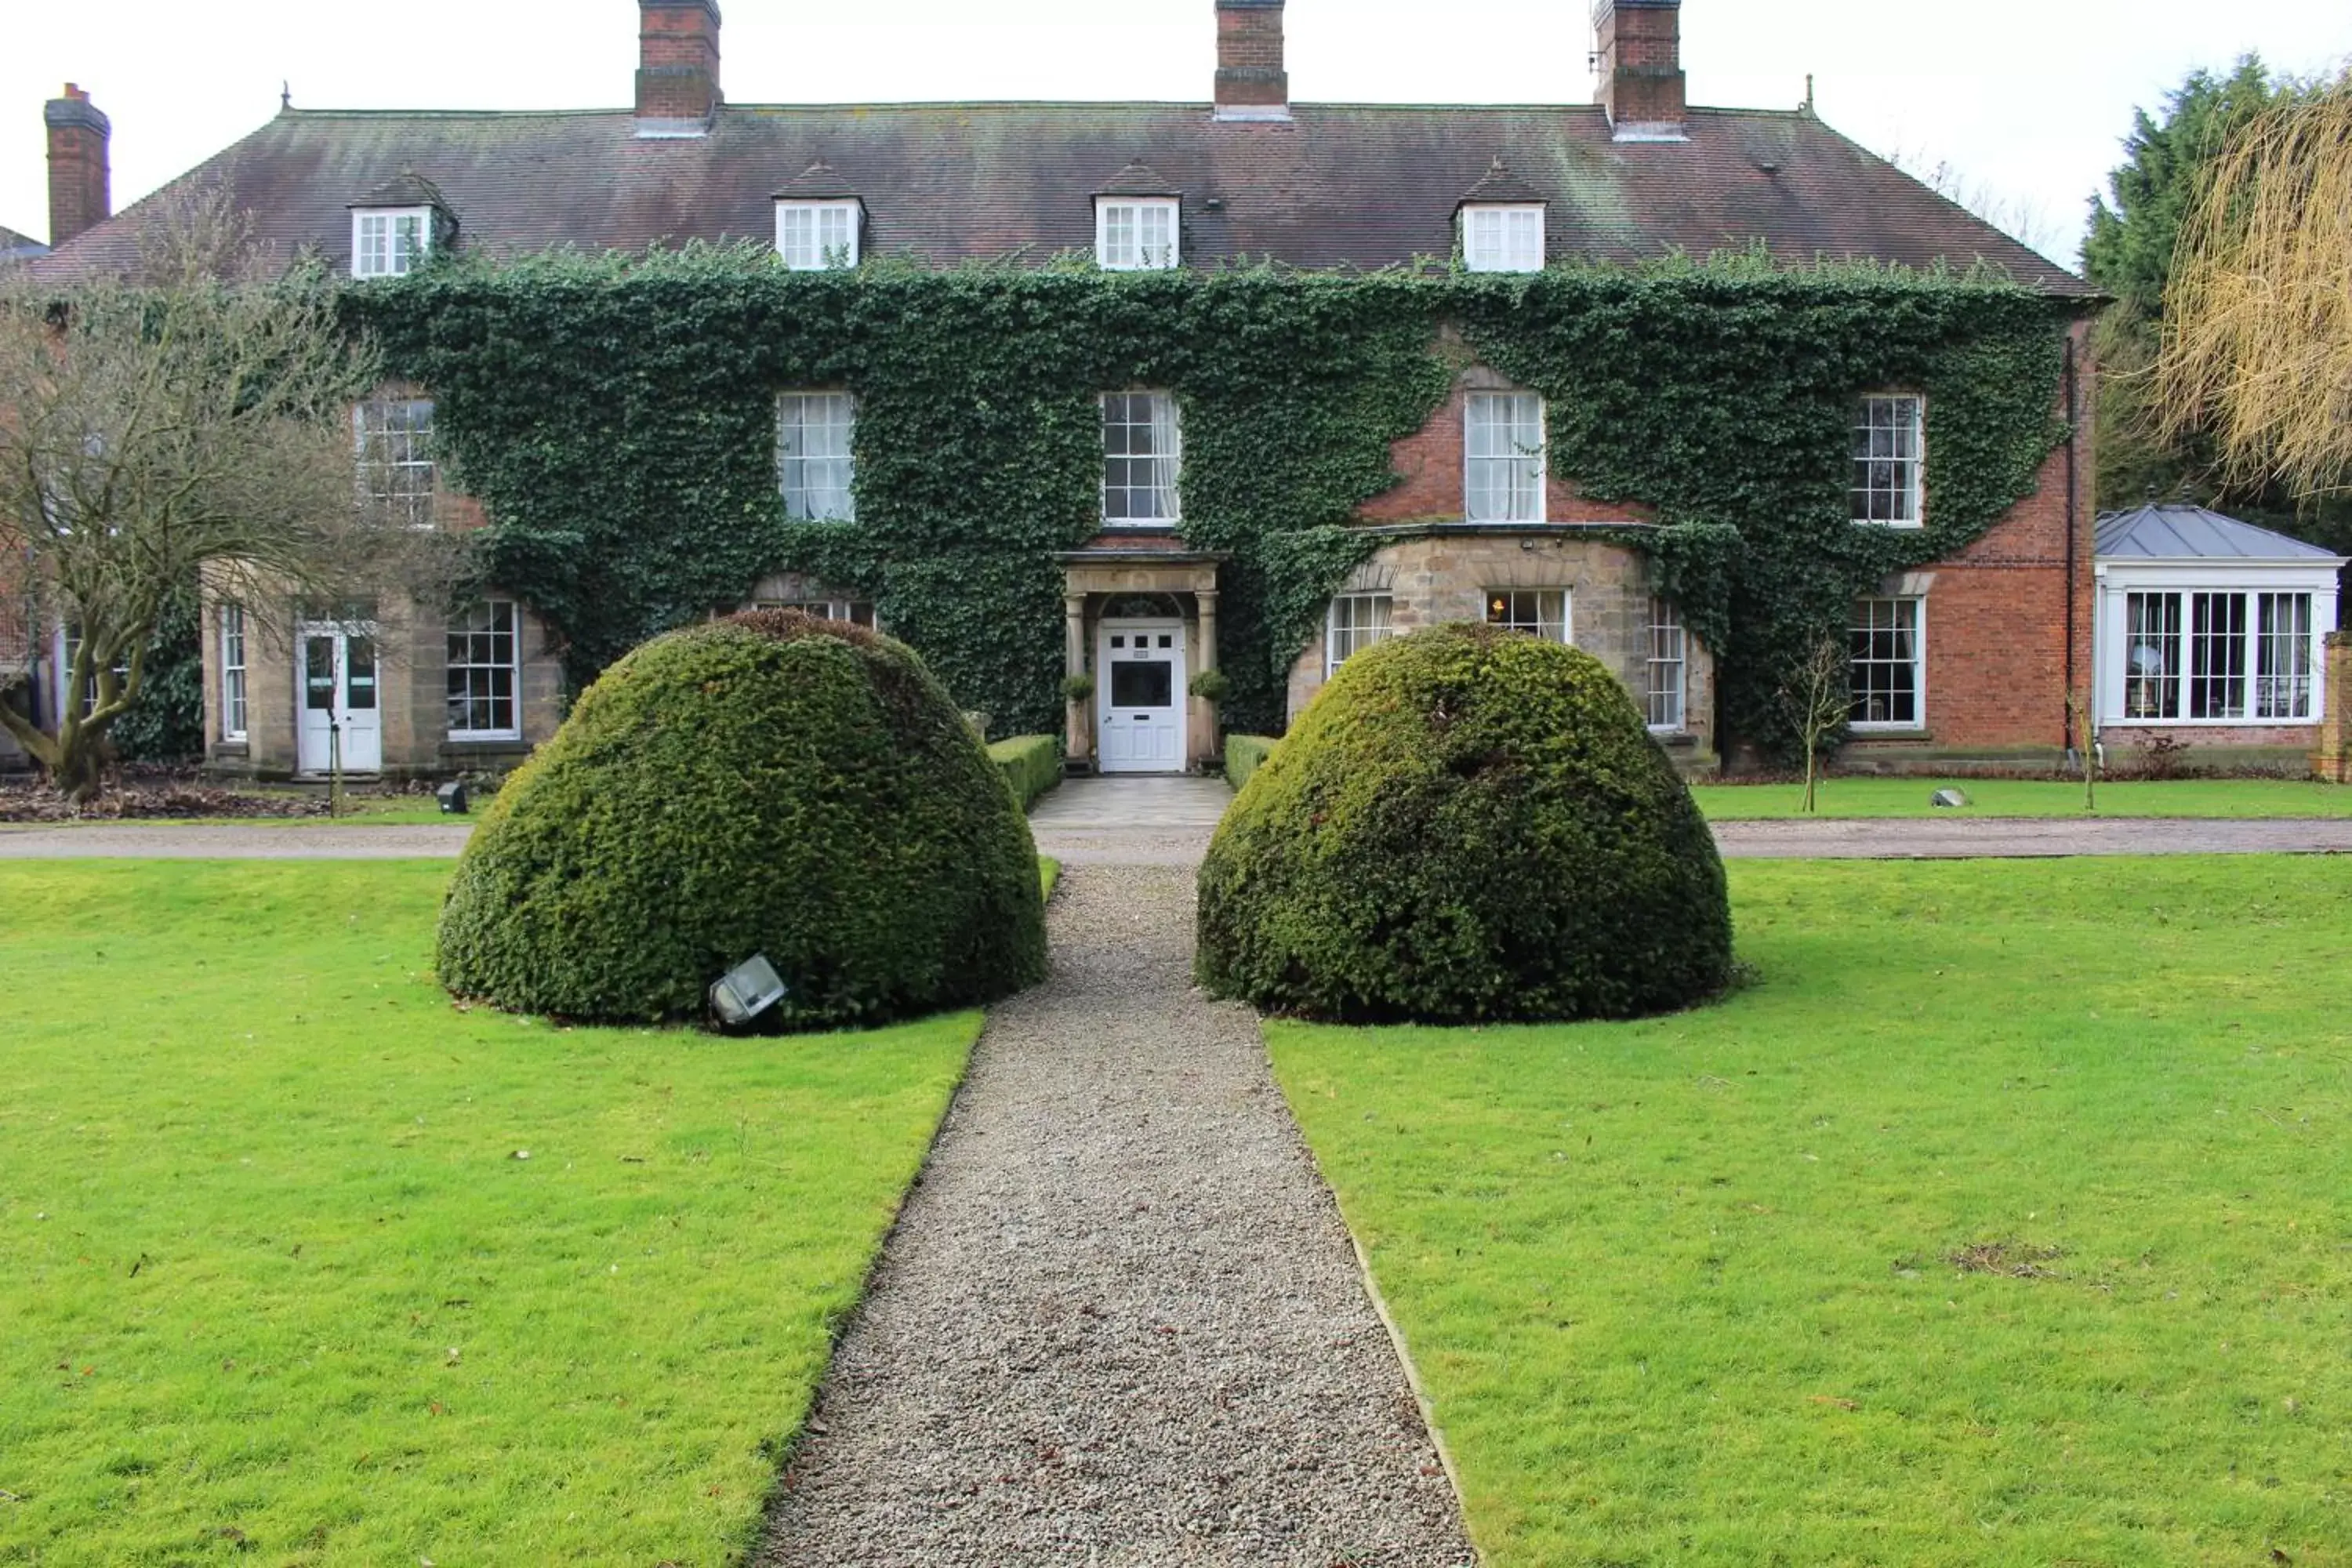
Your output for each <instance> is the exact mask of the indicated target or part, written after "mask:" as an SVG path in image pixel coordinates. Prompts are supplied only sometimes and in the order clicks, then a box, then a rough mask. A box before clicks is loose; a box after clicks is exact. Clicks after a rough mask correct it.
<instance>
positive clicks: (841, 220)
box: [776, 198, 866, 272]
mask: <svg viewBox="0 0 2352 1568" xmlns="http://www.w3.org/2000/svg"><path fill="white" fill-rule="evenodd" d="M865 218H866V207H865V204H863V203H861V202H859V201H856V199H854V198H853V199H851V200H849V201H830V202H790V201H780V202H778V203H777V204H776V254H777V255H778V256H780V257H782V258H783V261H784V265H785V266H786V267H787V268H791V269H792V270H793V271H794V272H828V271H835V270H839V269H845V268H854V267H856V265H857V261H858V256H859V242H860V241H861V240H862V238H863V235H862V234H861V233H860V231H861V230H862V229H863V228H864V227H865V226H866V223H865ZM828 230H831V231H832V232H831V233H828V232H827V231H828Z"/></svg>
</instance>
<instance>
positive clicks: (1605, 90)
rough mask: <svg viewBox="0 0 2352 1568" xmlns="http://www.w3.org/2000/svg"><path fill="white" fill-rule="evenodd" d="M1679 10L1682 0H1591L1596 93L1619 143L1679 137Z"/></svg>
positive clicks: (1682, 116)
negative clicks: (1596, 41)
mask: <svg viewBox="0 0 2352 1568" xmlns="http://www.w3.org/2000/svg"><path fill="white" fill-rule="evenodd" d="M1682 9H1683V8H1682V0H1593V6H1592V27H1593V31H1594V32H1595V33H1596V34H1597V35H1599V38H1600V47H1599V52H1598V53H1596V54H1595V55H1594V56H1593V65H1594V68H1595V70H1596V71H1597V72H1598V74H1599V77H1600V80H1599V82H1598V84H1597V91H1596V96H1597V97H1598V99H1599V101H1600V104H1601V108H1603V109H1605V110H1608V111H1609V123H1610V124H1611V125H1612V127H1614V128H1615V131H1616V134H1617V140H1619V141H1620V142H1679V141H1681V140H1683V134H1684V125H1685V121H1687V120H1688V118H1689V115H1688V112H1687V109H1686V106H1685V101H1684V85H1685V83H1684V77H1683V39H1682Z"/></svg>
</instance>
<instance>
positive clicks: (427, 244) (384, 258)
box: [352, 192, 433, 278]
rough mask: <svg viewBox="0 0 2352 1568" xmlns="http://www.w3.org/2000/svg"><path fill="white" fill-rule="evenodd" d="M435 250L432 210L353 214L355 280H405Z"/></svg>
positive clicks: (383, 209)
mask: <svg viewBox="0 0 2352 1568" xmlns="http://www.w3.org/2000/svg"><path fill="white" fill-rule="evenodd" d="M385 194H386V195H390V194H391V193H389V192H387V193H385ZM432 250H433V210H432V209H431V208H430V207H377V208H374V209H373V210H362V211H359V212H355V213H353V214H352V277H354V278H399V277H402V276H404V275H405V274H406V273H407V272H408V271H410V270H411V269H412V268H415V266H416V264H417V263H418V262H420V261H423V260H424V259H425V257H426V256H428V255H430V254H431V253H432Z"/></svg>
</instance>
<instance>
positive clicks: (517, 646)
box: [449, 599, 522, 741]
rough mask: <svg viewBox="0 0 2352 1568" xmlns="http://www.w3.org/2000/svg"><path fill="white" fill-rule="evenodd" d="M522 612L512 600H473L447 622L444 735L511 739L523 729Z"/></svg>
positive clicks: (484, 738)
mask: <svg viewBox="0 0 2352 1568" xmlns="http://www.w3.org/2000/svg"><path fill="white" fill-rule="evenodd" d="M520 630H521V613H520V611H519V610H518V609H517V608H516V606H515V604H514V601H513V600H511V599H491V600H489V601H488V602H486V603H483V604H479V605H474V606H473V607H472V608H471V609H468V610H467V611H465V612H464V613H463V614H461V615H459V616H456V617H455V618H453V619H452V620H451V621H450V623H449V738H450V739H451V740H453V741H510V740H515V739H517V738H519V737H520V735H521V734H522V719H521V713H520V707H519V706H518V696H517V693H518V691H519V689H520V685H521V679H522V658H521V654H522V638H521V635H520Z"/></svg>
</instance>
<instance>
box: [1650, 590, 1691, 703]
mask: <svg viewBox="0 0 2352 1568" xmlns="http://www.w3.org/2000/svg"><path fill="white" fill-rule="evenodd" d="M1648 674H1649V681H1648V689H1649V710H1650V728H1651V730H1652V731H1655V732H1656V733H1658V734H1661V735H1679V734H1681V733H1682V732H1683V731H1684V730H1685V728H1687V727H1688V725H1689V723H1690V713H1689V709H1690V634H1689V633H1688V632H1687V631H1685V629H1684V627H1683V616H1682V611H1681V610H1680V609H1679V608H1678V607H1677V606H1676V605H1675V602H1674V601H1673V600H1672V599H1669V598H1665V597H1664V596H1654V597H1653V598H1652V599H1651V600H1650V658H1649V669H1648Z"/></svg>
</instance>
